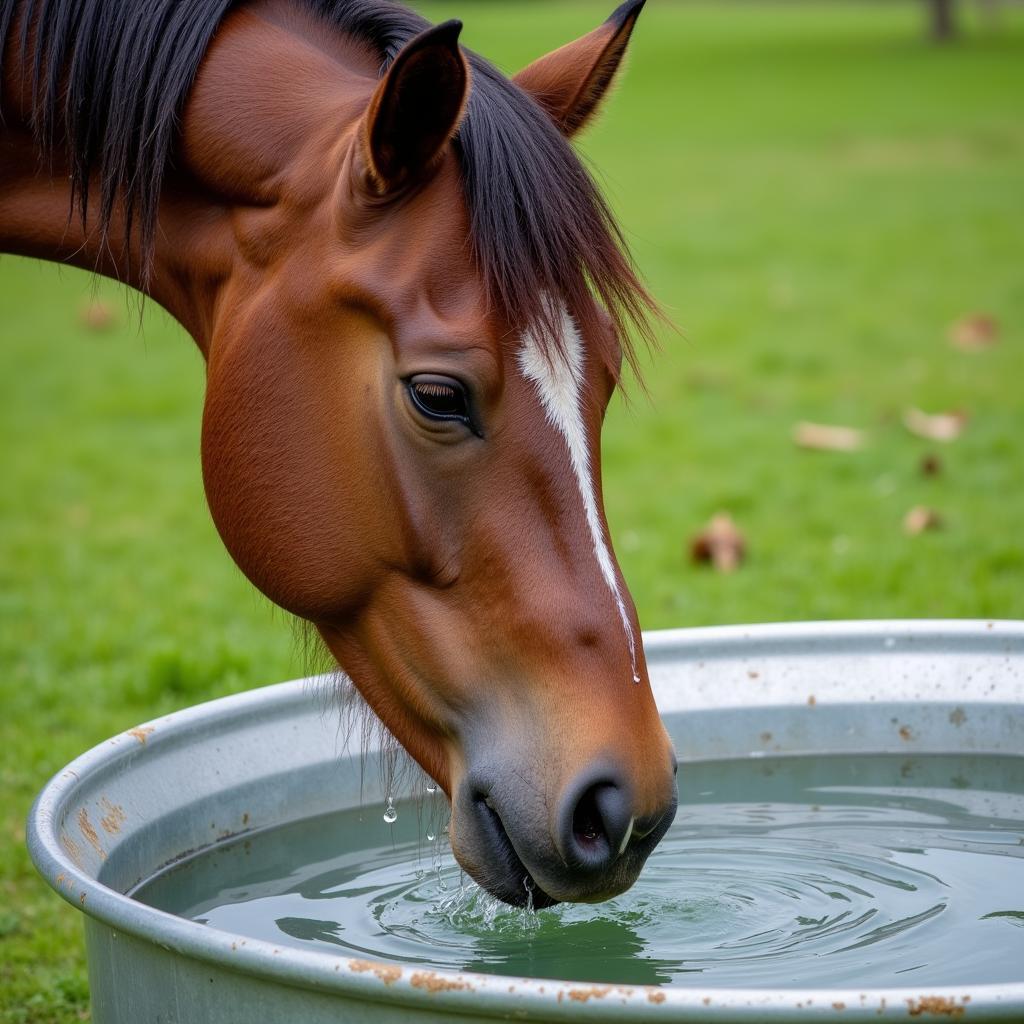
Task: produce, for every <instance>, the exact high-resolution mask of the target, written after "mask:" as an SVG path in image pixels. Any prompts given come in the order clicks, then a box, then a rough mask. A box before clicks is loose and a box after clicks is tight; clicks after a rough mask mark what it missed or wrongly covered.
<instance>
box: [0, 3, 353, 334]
mask: <svg viewBox="0 0 1024 1024" xmlns="http://www.w3.org/2000/svg"><path fill="white" fill-rule="evenodd" d="M317 33H319V34H320V35H323V30H322V29H320V28H318V27H317V26H310V25H308V24H307V20H304V17H303V15H302V14H301V13H298V11H297V9H296V8H294V7H293V6H292V5H291V3H290V2H289V0H264V2H258V3H256V4H253V5H247V6H246V7H243V8H241V9H240V10H237V11H235V12H233V13H231V14H229V15H228V17H227V18H226V19H225V21H224V23H223V25H222V27H221V29H220V31H218V33H217V36H216V39H215V42H214V44H213V46H211V48H210V51H209V52H208V53H207V56H206V57H205V59H204V61H203V65H202V66H201V68H200V73H199V75H198V77H197V80H196V83H195V86H194V88H193V89H192V92H191V94H190V96H189V99H188V101H187V104H186V109H185V111H184V114H183V118H182V121H183V128H182V133H181V138H180V139H179V144H178V150H177V153H176V159H175V161H174V163H175V167H174V169H172V170H170V171H169V172H168V173H167V174H166V175H165V176H164V180H163V186H162V188H161V192H160V200H159V210H158V225H159V227H158V231H157V238H156V242H155V247H154V251H153V253H152V262H151V270H150V272H149V273H148V274H147V275H146V276H145V278H144V277H143V276H142V267H143V262H144V261H143V260H142V259H141V253H140V251H139V246H138V241H137V239H136V238H134V235H133V238H132V239H131V240H129V241H128V244H126V237H125V229H124V218H123V215H122V211H120V210H119V209H117V208H115V210H114V216H113V220H112V222H111V224H110V225H109V226H108V229H107V233H106V237H105V239H104V238H103V236H102V233H101V232H100V230H99V224H98V216H97V212H96V207H97V206H98V202H96V201H95V200H94V198H93V197H94V196H95V194H96V190H95V188H91V195H90V204H89V208H88V216H87V219H86V221H85V223H84V224H83V222H82V219H81V217H80V216H79V215H78V213H77V211H73V210H72V195H71V184H70V166H71V159H70V155H69V154H68V153H67V152H65V151H63V150H61V149H59V148H58V149H57V150H56V151H55V152H52V153H49V154H46V155H45V156H44V154H43V153H42V152H41V151H40V147H39V146H38V144H37V142H36V140H35V138H34V136H33V133H32V131H31V128H30V123H31V108H30V100H29V88H30V87H29V85H28V84H27V83H29V82H30V81H31V67H30V65H31V62H32V60H33V56H32V47H31V45H30V46H29V47H28V48H27V53H26V54H25V55H24V57H23V54H22V52H21V47H20V45H19V44H18V40H19V37H20V25H19V18H18V16H17V15H16V16H15V18H14V24H13V25H12V26H11V28H10V31H9V32H8V41H7V44H6V52H5V54H4V60H3V80H2V82H0V114H2V116H0V252H7V253H12V254H16V255H24V256H31V257H36V258H39V259H46V260H53V261H57V262H61V263H67V264H71V265H73V266H78V267H81V268H83V269H86V270H89V271H93V272H98V273H100V274H103V275H105V276H108V277H112V278H115V279H117V280H118V281H121V282H123V283H125V284H128V285H130V286H131V287H133V288H136V289H138V290H140V291H142V292H143V293H144V294H146V295H148V296H150V297H151V298H153V299H154V300H155V301H156V302H158V303H159V304H160V305H162V306H163V307H164V308H165V309H167V310H168V312H170V313H171V315H172V316H174V317H175V319H177V320H178V321H179V322H180V323H182V324H183V325H184V327H185V328H186V330H188V331H189V333H190V334H191V335H192V336H193V338H194V339H195V340H196V342H197V344H198V345H199V347H200V349H201V350H202V351H203V352H204V354H208V347H209V342H210V337H211V335H212V333H213V330H214V326H215V319H216V312H217V306H218V298H219V296H220V294H221V293H222V291H223V290H224V286H225V284H227V283H228V281H229V279H230V278H231V276H232V273H233V271H234V268H237V266H238V265H239V264H240V263H245V262H246V259H245V254H244V252H242V253H240V249H244V248H246V246H247V245H250V244H251V239H250V238H248V237H246V239H245V240H244V242H243V243H242V244H241V245H240V240H239V237H238V236H239V231H238V226H239V222H240V221H242V222H247V221H248V220H251V219H252V218H247V216H246V215H247V213H248V212H249V211H251V210H262V211H266V210H267V209H268V207H274V206H275V205H277V204H278V201H279V199H280V198H281V196H280V195H279V194H278V193H277V186H278V185H279V183H280V182H281V181H282V180H286V179H287V178H288V174H287V173H286V170H287V165H288V162H289V161H298V159H299V156H300V150H302V153H301V159H302V161H304V162H305V163H306V164H309V163H310V162H311V161H315V159H316V156H315V155H314V156H312V157H311V154H310V152H309V149H310V147H309V144H308V141H309V136H310V133H311V132H313V128H314V126H315V128H316V132H319V134H320V135H321V136H325V137H326V135H327V132H328V131H329V128H328V126H329V124H330V121H329V120H327V118H328V117H334V118H336V119H337V120H336V121H335V123H339V128H340V127H341V126H343V125H344V123H345V121H348V122H351V121H352V120H353V119H354V117H355V116H356V115H357V112H358V110H359V109H360V108H361V107H362V106H365V100H366V96H367V95H368V89H370V88H372V84H371V85H365V83H366V82H370V81H371V80H370V79H367V78H366V75H367V74H368V73H371V72H372V70H373V68H372V63H371V62H370V61H369V58H368V57H367V55H366V54H365V52H362V51H360V49H359V48H358V47H355V48H353V45H352V44H351V42H350V41H347V40H341V41H335V42H334V43H333V46H334V52H333V53H332V52H330V50H331V48H332V41H331V40H329V39H328V40H318V39H317ZM30 38H31V32H30ZM0 45H3V40H0ZM254 52H258V53H260V54H261V57H262V60H261V61H260V62H258V63H257V62H254V61H253V59H252V54H253V53H254ZM26 65H29V66H28V67H26ZM339 72H340V74H339ZM317 82H319V83H321V86H322V87H321V88H320V89H319V90H317V89H316V88H314V87H311V83H317ZM356 82H361V83H364V84H363V85H356V87H355V88H353V84H354V83H356ZM289 96H291V97H292V101H291V102H289V101H287V97H289ZM283 98H284V99H283ZM316 132H313V134H316ZM337 134H338V133H337V132H335V133H334V135H333V137H334V138H335V139H336V138H337ZM325 145H326V143H325ZM270 183H274V184H270ZM245 233H246V235H247V236H248V235H249V232H248V230H246V232H245ZM240 256H241V258H240Z"/></svg>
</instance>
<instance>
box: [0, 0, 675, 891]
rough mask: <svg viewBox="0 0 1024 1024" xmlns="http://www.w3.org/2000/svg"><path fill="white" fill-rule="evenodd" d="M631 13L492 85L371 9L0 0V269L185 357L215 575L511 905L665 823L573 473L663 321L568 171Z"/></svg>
mask: <svg viewBox="0 0 1024 1024" xmlns="http://www.w3.org/2000/svg"><path fill="white" fill-rule="evenodd" d="M643 3H644V0H627V2H626V3H623V4H622V5H621V6H620V7H619V8H618V9H617V10H616V11H615V12H614V13H613V14H612V15H611V16H610V18H608V20H606V21H605V22H603V23H602V24H601V25H599V26H598V27H597V28H596V29H594V30H593V31H591V32H589V33H588V34H586V35H584V36H582V37H580V38H579V39H577V40H575V41H574V42H570V43H569V44H567V45H565V46H563V47H561V48H560V49H557V50H555V51H554V52H552V53H549V54H547V55H545V56H542V57H540V58H539V59H538V60H536V61H535V62H534V63H532V64H530V65H529V66H527V67H526V68H524V69H523V70H521V71H520V72H518V73H517V74H515V75H514V76H513V77H511V78H508V77H506V76H504V75H503V74H501V73H500V72H499V71H497V70H496V69H495V68H494V67H493V66H492V65H491V64H490V63H488V62H487V61H486V60H484V59H483V58H481V57H479V56H478V55H476V54H474V53H472V52H470V51H468V50H467V49H465V48H463V47H462V46H461V45H460V43H459V35H460V30H461V23H460V22H458V21H447V22H445V23H443V24H439V25H432V24H431V23H429V22H427V21H426V20H425V19H423V18H422V17H421V16H420V15H418V14H416V13H414V12H413V11H411V10H409V9H407V8H405V7H402V6H400V5H399V4H397V3H394V2H391V0H120V2H117V3H114V2H113V0H0V61H2V63H0V114H2V122H0V250H2V251H5V252H9V253H17V254H22V255H27V256H32V257H38V258H42V259H49V260H57V261H62V262H66V263H69V264H73V265H75V266H79V267H84V268H86V269H89V270H92V271H94V272H98V273H100V274H103V275H107V276H110V277H114V278H116V279H118V280H119V281H121V282H124V283H125V284H127V285H129V286H131V287H132V288H135V289H137V290H138V291H140V292H141V293H142V294H143V296H145V297H147V298H148V299H149V300H152V301H154V302H156V303H157V304H159V305H160V306H162V307H163V308H164V309H166V310H167V311H168V312H169V313H170V314H171V315H172V316H173V317H174V318H175V319H176V320H178V321H179V322H180V323H181V324H182V325H183V327H184V328H185V330H186V331H187V332H188V333H189V334H190V335H191V336H192V338H193V339H194V340H195V343H196V345H197V346H198V347H199V349H200V351H201V352H202V354H203V356H204V358H205V365H206V378H207V379H206V394H205V403H204V411H203V427H202V445H201V448H202V451H201V458H202V469H203V480H204V486H205V492H206V496H207V499H208V504H209V508H210V512H211V514H212V517H213V520H214V522H215V524H216V527H217V530H218V531H219V534H220V536H221V538H222V539H223V541H224V544H225V545H226V547H227V550H228V551H229V552H230V554H231V556H232V558H233V559H234V561H235V562H236V563H237V564H238V566H239V567H240V569H241V570H242V572H243V573H244V574H245V575H246V576H247V577H248V578H249V579H250V580H251V581H252V583H253V584H255V586H256V587H257V588H258V589H259V590H260V591H262V593H263V594H264V595H266V596H267V597H268V598H269V599H270V600H271V601H272V602H274V603H275V604H277V605H279V606H280V607H282V608H283V609H285V610H286V611H287V612H289V613H291V614H292V615H294V616H297V617H298V618H299V619H300V620H304V621H305V622H307V623H310V624H312V626H311V628H313V629H315V631H316V634H317V635H318V636H319V638H322V641H323V643H324V644H325V645H326V648H327V649H328V650H329V652H330V656H331V657H332V658H333V659H336V662H337V665H338V666H340V669H341V670H342V671H343V672H344V673H345V674H346V675H347V676H348V677H349V678H350V679H351V680H352V682H353V684H354V686H355V687H356V688H357V689H358V691H359V693H360V694H361V695H362V697H363V698H364V699H365V701H366V702H367V704H368V705H369V707H370V708H371V709H372V711H373V713H374V714H375V715H376V716H378V717H379V719H380V720H381V722H382V723H383V724H384V725H385V726H386V728H387V729H388V730H389V731H390V732H391V733H392V734H393V736H394V737H395V738H396V739H397V741H398V742H399V743H400V744H401V746H402V747H404V748H405V750H406V751H407V752H408V753H409V754H410V755H411V756H412V758H413V759H414V760H415V761H416V762H418V763H419V765H420V766H421V767H422V768H423V769H424V771H425V772H426V773H427V774H428V775H429V776H430V777H431V778H432V779H433V780H435V781H436V783H437V784H438V785H439V786H440V788H441V789H442V790H443V791H444V794H445V795H446V797H447V798H448V801H449V802H450V814H451V817H450V825H449V831H450V840H451V847H452V851H453V853H454V855H455V857H456V859H457V860H458V862H459V863H460V865H461V866H462V868H463V869H464V870H465V871H466V872H467V873H468V874H469V875H470V876H471V877H472V878H474V879H475V880H476V881H477V882H478V883H479V884H480V885H481V886H482V887H483V888H485V889H486V890H487V891H489V892H490V893H491V894H493V895H494V896H495V897H497V898H498V899H500V900H503V901H505V902H507V903H510V904H513V905H524V904H526V903H528V902H531V901H532V904H533V905H534V906H535V907H545V906H549V905H552V904H554V903H557V902H559V901H578V902H597V901H601V900H605V899H608V898H610V897H612V896H614V895H616V894H618V893H621V892H623V891H624V890H626V889H627V888H628V887H629V886H631V885H632V884H633V882H634V881H635V880H636V878H637V876H638V874H639V872H640V870H641V868H642V866H643V864H644V862H645V860H646V859H647V857H648V855H649V854H650V853H651V851H652V850H653V849H654V847H655V846H656V845H657V843H658V842H659V840H660V839H661V837H662V836H663V835H664V833H665V831H666V830H667V829H668V827H669V825H670V824H671V821H672V819H673V816H674V814H675V808H676V786H675V779H674V776H675V772H676V758H675V754H674V752H673V749H672V745H671V742H670V740H669V738H668V735H667V733H666V730H665V728H664V726H663V724H662V722H661V720H660V718H659V715H658V712H657V709H656V707H655V703H654V698H653V695H652V692H651V687H650V681H649V678H648V672H647V666H646V663H645V660H644V653H643V649H642V644H641V641H640V627H639V624H638V621H637V615H636V610H635V607H634V605H633V602H632V599H631V597H630V594H629V591H628V589H627V587H626V584H625V581H624V580H623V577H622V574H621V571H620V569H619V566H618V563H617V561H616V558H615V555H614V553H613V549H612V545H611V541H610V537H609V531H608V526H607V522H606V520H605V514H604V507H603V498H602V487H601V471H600V433H601V427H602V422H603V419H604V416H605V411H606V409H607V407H608V403H609V401H610V399H611V397H612V394H613V392H614V391H615V389H616V388H617V387H618V386H619V384H620V378H621V374H622V367H623V364H624V362H625V363H630V362H631V363H633V364H634V365H635V362H636V347H637V346H636V343H635V342H633V341H631V337H636V336H638V337H640V338H647V339H650V338H651V337H652V334H653V331H654V329H655V328H654V326H653V325H654V324H655V323H656V321H657V315H658V307H657V304H656V303H655V301H654V300H653V299H652V298H651V296H650V294H649V293H648V292H647V291H646V289H645V287H644V285H643V284H642V282H641V280H640V279H639V276H638V274H637V272H636V270H635V269H634V266H633V263H632V260H631V257H630V255H629V252H628V248H627V246H626V244H625V242H624V240H623V237H622V233H621V230H620V228H619V226H618V224H617V222H616V220H615V218H614V217H613V215H612V213H611V212H610V210H609V207H608V205H607V203H606V201H605V200H604V199H603V197H602V196H601V194H600V192H599V190H598V188H597V187H596V185H595V184H594V182H593V179H592V177H591V176H590V175H589V173H588V172H587V171H586V170H585V169H584V166H583V164H582V162H581V161H580V159H579V157H578V156H577V155H576V153H575V151H574V150H573V148H572V146H571V140H572V138H573V137H574V136H575V135H577V133H578V132H580V130H581V129H583V128H584V127H585V126H586V125H587V124H588V123H589V122H590V121H591V120H592V118H593V117H594V116H595V114H596V112H597V111H598V109H599V107H600V106H601V105H602V101H603V99H604V97H605V96H606V94H607V93H608V90H609V87H610V86H611V84H612V83H613V81H614V80H615V79H616V76H617V71H618V69H619V67H620V65H621V62H622V59H623V56H624V54H625V52H626V49H627V45H628V43H629V40H630V37H631V35H632V33H633V29H634V26H635V24H636V22H637V18H638V16H639V14H640V11H641V8H642V7H643Z"/></svg>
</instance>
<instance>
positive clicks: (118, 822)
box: [100, 797, 126, 836]
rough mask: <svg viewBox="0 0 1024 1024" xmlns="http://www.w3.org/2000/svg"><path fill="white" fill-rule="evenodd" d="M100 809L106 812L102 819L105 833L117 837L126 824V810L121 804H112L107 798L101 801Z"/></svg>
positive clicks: (101, 822)
mask: <svg viewBox="0 0 1024 1024" xmlns="http://www.w3.org/2000/svg"><path fill="white" fill-rule="evenodd" d="M100 808H101V809H102V810H103V811H104V812H105V813H104V815H103V817H102V818H100V824H101V825H102V826H103V831H104V832H106V833H107V834H108V835H112V836H113V835H117V833H118V832H120V831H121V826H122V825H123V824H124V822H125V817H126V815H125V813H124V808H123V807H122V806H121V805H120V804H112V803H111V802H110V801H109V800H108V799H107V798H106V797H104V798H103V799H102V800H101V801H100Z"/></svg>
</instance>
